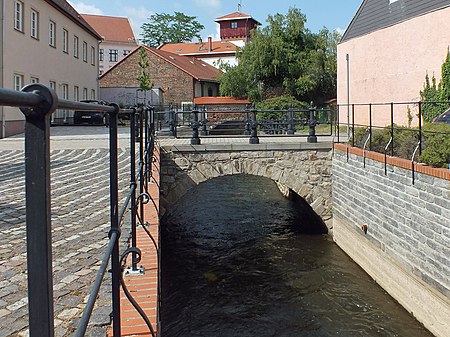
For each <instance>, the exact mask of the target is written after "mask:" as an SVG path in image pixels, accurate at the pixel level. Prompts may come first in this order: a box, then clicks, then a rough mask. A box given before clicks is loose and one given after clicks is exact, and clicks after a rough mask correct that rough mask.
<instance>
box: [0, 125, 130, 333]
mask: <svg viewBox="0 0 450 337" xmlns="http://www.w3.org/2000/svg"><path fill="white" fill-rule="evenodd" d="M80 130H81V129H80ZM69 138H70V139H59V140H55V143H58V141H59V144H58V146H52V148H54V149H53V150H52V152H51V181H52V236H53V237H52V242H53V273H54V280H53V283H54V286H53V288H54V311H55V335H56V336H70V335H72V332H73V331H74V329H76V327H78V321H79V318H80V317H81V313H82V310H83V308H84V306H85V303H86V302H87V299H88V295H89V293H90V291H91V288H92V285H93V282H94V280H95V277H96V274H97V270H98V268H99V266H100V263H101V259H102V257H103V252H104V250H105V248H106V245H107V242H108V231H109V176H108V172H109V152H108V149H107V146H106V144H107V141H106V140H105V142H103V143H102V144H100V142H98V143H96V142H92V139H93V138H95V137H92V134H91V136H89V137H88V138H90V139H89V140H87V139H86V136H83V135H82V136H80V135H72V136H71V137H69ZM21 144H22V145H21ZM65 148H66V149H65ZM128 160H129V150H127V149H126V146H124V147H122V148H121V149H120V150H119V167H120V173H119V174H120V182H121V183H120V195H121V197H122V198H123V197H124V196H125V194H126V192H127V190H128V185H129V178H128ZM24 198H25V190H24V152H23V141H22V143H21V142H20V137H19V138H18V139H16V141H12V140H8V141H7V140H0V337H3V336H28V327H27V326H28V305H27V276H26V232H25V200H24ZM127 224H129V221H125V224H124V225H123V226H126V225H127ZM127 233H128V231H127V230H126V229H125V228H123V235H122V245H124V244H125V243H126V242H125V241H126V239H127V238H126V236H127ZM109 279H110V278H109V274H107V275H106V276H105V279H104V280H105V283H104V285H103V286H102V293H101V294H100V296H99V298H98V300H97V306H96V309H95V311H94V314H93V317H92V318H91V323H90V328H89V330H88V333H87V334H86V336H105V332H106V329H107V326H108V325H109V323H110V317H109V315H110V312H111V304H110V303H111V300H110V281H109Z"/></svg>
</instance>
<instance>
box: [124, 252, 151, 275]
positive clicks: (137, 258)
mask: <svg viewBox="0 0 450 337" xmlns="http://www.w3.org/2000/svg"><path fill="white" fill-rule="evenodd" d="M128 254H132V259H133V261H132V264H133V265H137V264H138V263H139V262H141V258H142V253H141V250H140V249H139V248H137V247H130V248H128V249H127V250H125V251H124V252H123V254H122V256H121V257H120V261H121V265H122V268H123V262H124V260H125V259H126V257H127V256H128ZM123 273H124V275H125V276H136V275H144V273H145V268H144V266H139V267H137V268H133V267H128V268H125V269H124V270H123Z"/></svg>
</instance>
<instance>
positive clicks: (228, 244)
mask: <svg viewBox="0 0 450 337" xmlns="http://www.w3.org/2000/svg"><path fill="white" fill-rule="evenodd" d="M307 211H308V210H305V209H304V207H303V206H302V205H301V204H299V203H297V202H294V201H290V200H288V199H286V198H284V197H283V196H282V195H281V193H280V192H279V190H278V188H277V186H276V185H275V184H274V183H273V182H272V181H271V180H268V179H266V178H262V177H255V176H248V175H237V176H225V177H221V178H216V179H213V180H210V181H207V182H205V183H202V184H200V185H199V186H197V187H196V188H194V189H192V190H191V191H190V192H189V193H188V194H187V195H185V196H184V197H183V198H182V199H181V200H180V201H179V202H178V203H177V205H176V207H175V208H174V209H173V210H171V212H170V214H168V215H167V216H166V217H165V218H164V219H163V222H162V233H161V235H162V241H161V245H162V271H161V272H162V275H161V277H162V296H161V298H162V309H161V332H162V337H175V336H180V337H181V336H182V337H193V336H202V337H221V336H223V337H246V336H249V337H254V336H258V337H265V336H277V337H281V336H293V337H294V336H305V337H306V336H307V337H316V336H317V337H319V336H320V337H322V336H323V337H325V336H345V337H350V336H386V337H388V336H389V337H393V336H404V337H428V336H430V337H431V336H432V335H431V334H430V333H429V332H427V330H425V329H424V328H423V327H422V326H421V325H420V324H419V323H418V322H417V321H416V320H415V319H414V318H413V317H412V316H411V315H410V314H409V313H408V312H406V311H405V310H404V309H403V308H402V307H401V306H400V305H399V304H398V303H397V302H396V301H395V300H393V299H392V298H391V297H390V296H389V295H387V294H386V293H385V292H384V291H383V290H382V289H381V288H380V287H379V286H378V285H377V284H376V283H375V282H374V281H373V280H372V279H371V278H370V277H369V276H368V275H367V274H366V273H365V272H364V271H363V270H362V269H361V268H359V267H358V266H357V265H356V264H355V263H354V262H352V261H351V259H350V258H349V257H348V256H347V255H346V254H345V253H343V252H342V251H341V250H340V249H339V248H338V247H337V246H336V245H335V244H334V243H333V242H332V241H331V240H330V239H329V238H328V237H327V236H326V235H310V234H304V232H308V233H310V232H311V231H310V230H306V231H305V230H304V228H310V227H311V226H310V225H309V224H306V225H305V224H304V223H303V222H304V219H309V220H308V221H310V219H311V217H309V216H307V215H305V212H307ZM317 226H320V224H317Z"/></svg>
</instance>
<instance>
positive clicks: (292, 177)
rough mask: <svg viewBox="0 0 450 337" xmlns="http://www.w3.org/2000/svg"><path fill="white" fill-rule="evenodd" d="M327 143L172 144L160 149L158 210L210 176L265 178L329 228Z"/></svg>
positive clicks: (330, 167)
mask: <svg viewBox="0 0 450 337" xmlns="http://www.w3.org/2000/svg"><path fill="white" fill-rule="evenodd" d="M331 159H332V143H331V142H325V143H315V144H314V143H298V144H238V145H220V144H207V145H194V146H193V145H178V146H170V147H163V148H162V151H161V195H160V197H161V206H162V208H161V210H162V214H163V213H164V212H165V210H167V209H170V207H171V205H173V204H175V203H176V202H177V201H178V200H179V199H180V198H181V197H182V196H183V195H184V194H185V193H186V192H187V191H188V190H189V189H191V188H193V187H195V186H196V185H198V184H200V183H202V182H204V181H206V180H208V179H213V178H216V177H220V176H224V175H233V174H250V175H257V176H262V177H266V178H269V179H271V180H273V181H274V182H276V183H277V184H278V187H279V188H280V190H281V192H282V193H283V194H285V195H286V196H288V195H289V194H290V193H292V192H295V193H296V194H298V195H299V196H300V197H302V198H303V199H304V200H305V201H306V202H307V203H308V204H309V205H310V206H311V207H312V209H313V210H314V211H315V212H316V213H317V214H318V215H319V216H320V217H321V218H322V219H323V220H324V221H325V223H326V224H327V226H328V227H329V228H330V227H331V221H328V220H330V219H331V214H332V213H331V212H332V209H331V208H332V204H331V170H332V165H331Z"/></svg>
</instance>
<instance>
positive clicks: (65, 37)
mask: <svg viewBox="0 0 450 337" xmlns="http://www.w3.org/2000/svg"><path fill="white" fill-rule="evenodd" d="M62 49H63V52H64V53H66V54H68V53H69V31H68V30H67V29H65V28H63V36H62Z"/></svg>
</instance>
